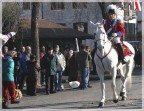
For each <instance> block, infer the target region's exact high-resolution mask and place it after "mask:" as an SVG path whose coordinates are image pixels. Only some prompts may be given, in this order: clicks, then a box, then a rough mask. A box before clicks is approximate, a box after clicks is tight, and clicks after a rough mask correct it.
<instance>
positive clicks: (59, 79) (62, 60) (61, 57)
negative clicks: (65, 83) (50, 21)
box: [54, 45, 66, 91]
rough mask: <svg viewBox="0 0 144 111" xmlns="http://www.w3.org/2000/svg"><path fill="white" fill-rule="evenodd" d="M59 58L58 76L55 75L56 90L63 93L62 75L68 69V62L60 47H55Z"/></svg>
mask: <svg viewBox="0 0 144 111" xmlns="http://www.w3.org/2000/svg"><path fill="white" fill-rule="evenodd" d="M54 53H55V54H56V56H57V58H58V68H57V74H56V75H55V90H56V91H61V82H62V73H63V71H64V70H65V67H66V61H65V57H64V55H63V54H62V53H61V52H60V47H59V45H56V46H55V52H54Z"/></svg>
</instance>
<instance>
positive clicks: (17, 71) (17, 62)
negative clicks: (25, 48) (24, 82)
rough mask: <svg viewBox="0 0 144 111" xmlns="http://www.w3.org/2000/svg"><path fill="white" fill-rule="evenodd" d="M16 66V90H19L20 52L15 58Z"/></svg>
mask: <svg viewBox="0 0 144 111" xmlns="http://www.w3.org/2000/svg"><path fill="white" fill-rule="evenodd" d="M13 60H14V63H15V66H14V81H15V85H16V88H18V84H19V78H20V53H19V52H18V53H17V54H16V55H15V56H14V57H13Z"/></svg>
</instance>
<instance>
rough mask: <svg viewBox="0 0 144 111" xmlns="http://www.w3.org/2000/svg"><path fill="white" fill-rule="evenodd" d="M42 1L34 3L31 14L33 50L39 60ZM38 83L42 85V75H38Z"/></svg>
mask: <svg viewBox="0 0 144 111" xmlns="http://www.w3.org/2000/svg"><path fill="white" fill-rule="evenodd" d="M39 9H40V3H39V2H33V3H32V15H31V37H32V51H33V54H35V55H36V57H37V60H38V62H40V57H39V53H40V51H39V29H38V18H39ZM37 84H38V85H40V75H39V77H38V83H37Z"/></svg>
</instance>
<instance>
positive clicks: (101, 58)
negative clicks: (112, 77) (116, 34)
mask: <svg viewBox="0 0 144 111" xmlns="http://www.w3.org/2000/svg"><path fill="white" fill-rule="evenodd" d="M99 40H102V41H105V40H103V39H98V40H96V42H98V41H99ZM111 40H112V39H111ZM111 40H110V41H111ZM105 43H107V42H105ZM97 49H98V48H97ZM111 50H112V45H111V48H110V50H109V52H108V53H107V54H106V55H105V56H103V57H100V56H99V55H98V54H97V52H96V55H97V56H98V58H99V59H100V61H101V63H102V66H103V68H104V70H105V67H104V64H103V61H102V60H103V59H104V58H105V57H106V56H108V55H109V53H110V52H111Z"/></svg>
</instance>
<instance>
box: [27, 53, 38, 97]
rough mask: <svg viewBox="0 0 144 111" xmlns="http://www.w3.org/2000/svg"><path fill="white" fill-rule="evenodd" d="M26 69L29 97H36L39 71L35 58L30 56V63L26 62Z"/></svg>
mask: <svg viewBox="0 0 144 111" xmlns="http://www.w3.org/2000/svg"><path fill="white" fill-rule="evenodd" d="M27 68H28V73H29V75H28V78H27V79H28V81H29V83H30V84H29V88H30V90H29V95H30V96H36V89H37V80H38V74H39V71H40V69H41V68H40V65H39V64H38V62H37V61H36V56H35V55H31V56H30V61H27Z"/></svg>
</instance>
